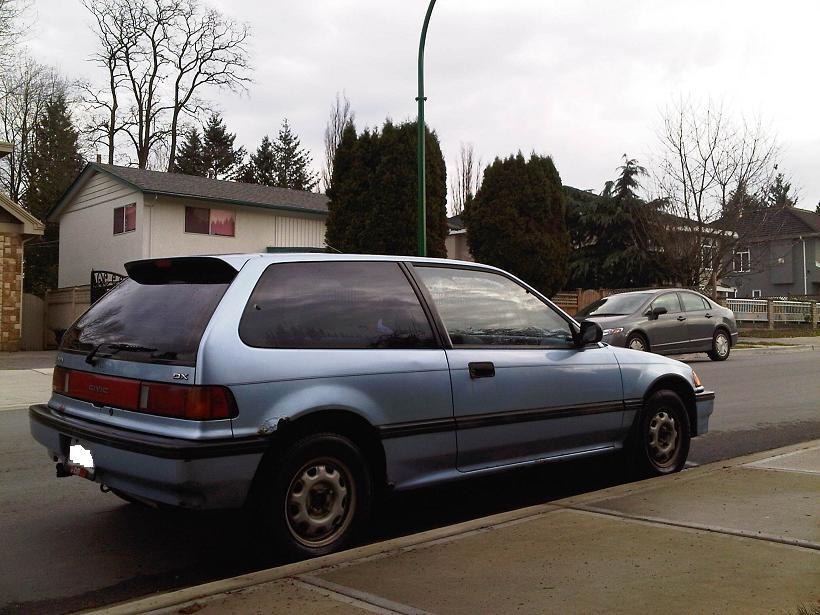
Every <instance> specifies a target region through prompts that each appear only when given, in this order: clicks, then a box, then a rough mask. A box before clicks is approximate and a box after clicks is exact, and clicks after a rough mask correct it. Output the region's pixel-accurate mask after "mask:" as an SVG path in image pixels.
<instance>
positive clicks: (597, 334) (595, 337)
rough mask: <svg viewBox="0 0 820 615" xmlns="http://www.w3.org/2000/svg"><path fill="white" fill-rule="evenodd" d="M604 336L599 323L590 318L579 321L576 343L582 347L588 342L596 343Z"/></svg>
mask: <svg viewBox="0 0 820 615" xmlns="http://www.w3.org/2000/svg"><path fill="white" fill-rule="evenodd" d="M603 337H604V331H603V329H601V325H599V324H598V323H597V322H594V321H592V320H585V321H583V322H582V323H581V331H580V332H579V333H578V338H577V340H578V341H577V345H578V347H579V348H580V347H583V346H586V345H588V344H597V343H598V342H600V341H601V340H602V339H603Z"/></svg>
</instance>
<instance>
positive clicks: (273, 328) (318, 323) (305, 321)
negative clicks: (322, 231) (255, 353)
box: [239, 262, 436, 348]
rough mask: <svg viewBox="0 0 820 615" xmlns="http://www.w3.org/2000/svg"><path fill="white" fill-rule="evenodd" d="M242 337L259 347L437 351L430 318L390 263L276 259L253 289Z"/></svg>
mask: <svg viewBox="0 0 820 615" xmlns="http://www.w3.org/2000/svg"><path fill="white" fill-rule="evenodd" d="M239 336H240V338H242V341H243V342H245V343H246V344H248V345H249V346H255V347H260V348H431V347H434V346H435V345H436V341H435V338H434V337H433V332H432V329H431V328H430V323H429V322H428V320H427V317H426V316H425V314H424V311H423V310H422V308H421V304H420V303H419V300H418V297H416V294H415V292H414V291H413V288H412V287H411V286H410V282H409V281H408V280H407V278H406V277H405V275H404V273H402V271H401V269H400V268H399V265H398V263H390V262H312V263H278V264H275V265H271V266H269V267H268V268H267V269H266V270H265V271H264V273H263V274H262V276H261V277H260V278H259V282H257V284H256V288H254V290H253V293H252V294H251V297H250V299H249V300H248V304H247V305H246V306H245V311H244V313H243V314H242V319H241V320H240V322H239Z"/></svg>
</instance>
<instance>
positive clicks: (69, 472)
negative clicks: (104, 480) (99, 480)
mask: <svg viewBox="0 0 820 615" xmlns="http://www.w3.org/2000/svg"><path fill="white" fill-rule="evenodd" d="M66 476H79V477H80V478H87V479H88V480H94V470H89V469H88V468H84V467H83V466H78V465H76V464H73V463H67V462H65V461H63V462H60V463H58V464H57V478H65V477H66Z"/></svg>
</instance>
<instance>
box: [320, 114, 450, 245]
mask: <svg viewBox="0 0 820 615" xmlns="http://www.w3.org/2000/svg"><path fill="white" fill-rule="evenodd" d="M425 146H426V148H427V157H426V160H427V164H426V180H427V254H428V256H436V257H444V256H446V255H447V250H446V248H445V246H444V240H445V238H446V237H447V213H446V201H447V172H446V167H445V164H444V157H443V156H442V154H441V148H440V146H439V142H438V137H436V134H435V133H433V132H430V131H429V130H427V131H426V141H425ZM416 147H417V144H416V123H415V122H412V123H411V122H408V123H404V124H399V125H394V124H393V123H392V122H389V121H388V122H386V123H385V124H384V126H383V127H382V130H381V131H378V130H372V131H371V130H365V131H364V132H362V133H361V134H357V133H356V129H355V127H354V126H353V125H352V124H351V125H349V126H347V127H346V128H345V130H344V131H343V133H342V138H341V140H340V142H339V146H338V148H337V150H336V155H335V157H334V160H333V184H332V187H331V189H330V190H329V191H328V196H329V197H330V204H329V206H328V207H329V210H330V212H329V216H328V221H327V232H326V240H327V243H328V245H329V246H332V247H333V248H335V249H337V250H341V251H342V252H363V253H370V254H404V255H413V254H417V253H418V237H417V228H418V183H417V182H418V176H417V168H416Z"/></svg>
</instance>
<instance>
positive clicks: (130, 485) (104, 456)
mask: <svg viewBox="0 0 820 615" xmlns="http://www.w3.org/2000/svg"><path fill="white" fill-rule="evenodd" d="M29 423H30V427H31V435H32V436H33V437H34V439H35V440H37V442H39V443H40V444H42V445H43V446H45V447H46V448H47V449H48V451H49V454H50V455H51V456H52V457H53V458H56V459H57V460H58V461H64V460H65V459H66V457H67V455H68V448H69V446H70V445H71V444H74V443H79V444H81V445H82V446H83V447H84V448H86V449H88V450H90V451H91V454H92V456H93V458H94V469H95V474H94V480H95V481H96V482H99V483H104V484H106V485H108V486H109V487H112V488H114V489H118V490H120V491H123V492H125V493H127V494H129V495H133V496H135V497H137V498H142V499H146V500H151V501H155V502H161V503H163V504H169V505H171V506H180V507H184V508H203V509H206V508H208V509H211V508H236V507H240V506H242V505H243V504H244V502H245V500H246V498H247V495H248V491H249V490H250V486H251V482H252V481H253V477H254V475H255V474H256V469H257V467H258V466H259V462H260V461H261V459H262V455H263V454H264V451H265V450H266V448H267V447H268V445H269V440H267V439H265V438H248V439H242V440H233V439H231V440H210V441H193V440H183V439H179V438H166V437H162V436H154V435H150V434H142V433H139V432H134V431H130V430H126V429H120V428H116V427H111V426H108V425H102V424H99V423H93V422H91V421H87V420H83V419H79V418H77V417H72V416H69V415H66V414H63V413H60V412H58V411H56V410H54V409H52V408H49V407H48V406H46V405H35V406H31V407H30V408H29Z"/></svg>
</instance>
